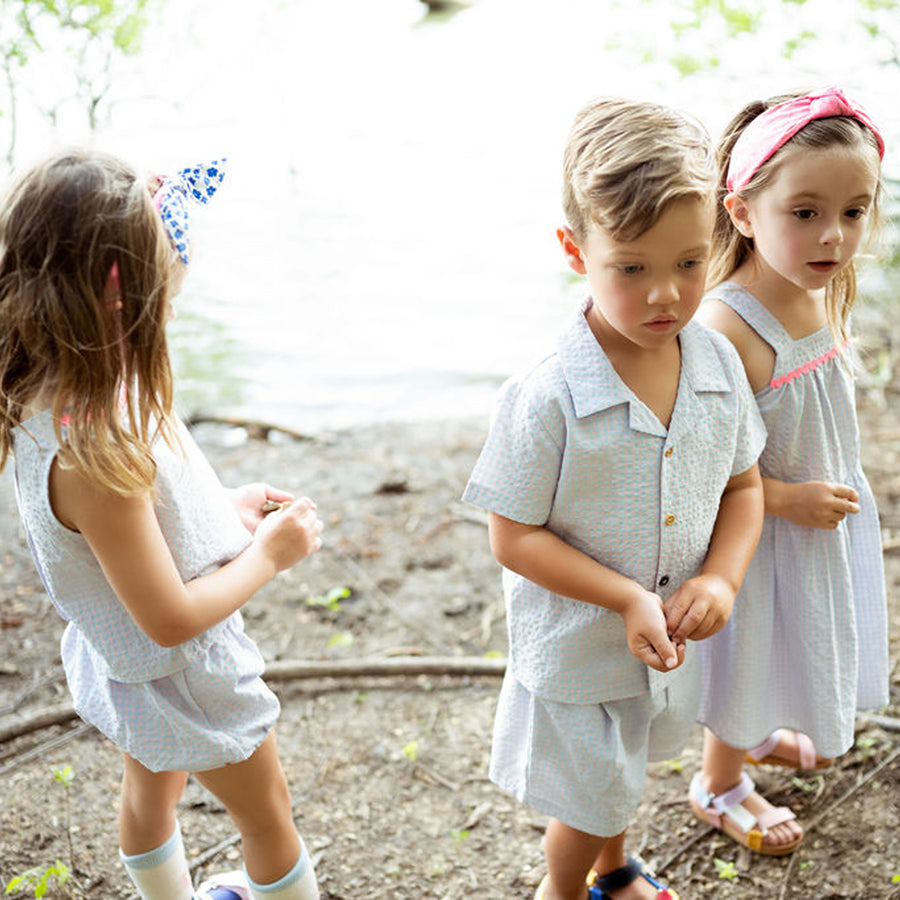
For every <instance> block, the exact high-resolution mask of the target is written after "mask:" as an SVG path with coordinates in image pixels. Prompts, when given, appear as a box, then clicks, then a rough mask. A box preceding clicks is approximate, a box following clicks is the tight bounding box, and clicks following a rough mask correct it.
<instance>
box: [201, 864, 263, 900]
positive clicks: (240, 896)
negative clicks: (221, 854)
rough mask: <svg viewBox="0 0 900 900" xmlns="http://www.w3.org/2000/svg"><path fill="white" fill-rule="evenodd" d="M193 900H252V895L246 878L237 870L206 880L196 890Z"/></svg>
mask: <svg viewBox="0 0 900 900" xmlns="http://www.w3.org/2000/svg"><path fill="white" fill-rule="evenodd" d="M194 900H253V895H252V894H251V893H250V885H249V884H247V876H246V875H245V874H244V873H243V872H241V871H239V870H238V871H234V872H223V873H222V874H221V875H213V877H212V878H207V879H206V881H204V882H203V884H201V885H200V887H198V888H197V893H196V894H194Z"/></svg>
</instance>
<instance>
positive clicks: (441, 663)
mask: <svg viewBox="0 0 900 900" xmlns="http://www.w3.org/2000/svg"><path fill="white" fill-rule="evenodd" d="M505 671H506V660H505V659H499V658H492V657H485V656H397V657H391V658H363V659H337V660H315V661H312V662H310V661H307V660H281V661H279V662H271V663H269V664H268V665H267V666H266V674H265V678H266V680H267V681H295V680H296V681H299V680H303V679H307V678H410V677H417V676H419V675H432V676H438V675H449V676H452V677H456V678H462V677H465V676H474V677H480V676H487V677H502V676H503V673H504V672H505ZM75 715H76V714H75V709H74V707H73V706H72V704H71V703H63V704H60V705H59V706H54V707H51V708H49V709H42V710H39V711H38V712H36V713H33V714H32V715H30V716H22V717H19V718H17V719H14V720H13V721H11V722H9V723H8V724H6V725H4V726H2V727H0V744H3V743H5V742H6V741H11V740H12V739H13V738H17V737H21V736H22V735H25V734H30V733H31V732H33V731H39V730H40V729H41V728H49V727H50V726H51V725H60V724H62V723H63V722H68V721H69V720H70V719H74V718H75Z"/></svg>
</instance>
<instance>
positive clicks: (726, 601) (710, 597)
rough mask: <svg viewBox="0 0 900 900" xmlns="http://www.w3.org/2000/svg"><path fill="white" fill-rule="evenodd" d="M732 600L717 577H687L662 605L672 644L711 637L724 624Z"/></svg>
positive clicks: (730, 589)
mask: <svg viewBox="0 0 900 900" xmlns="http://www.w3.org/2000/svg"><path fill="white" fill-rule="evenodd" d="M734 597H735V594H734V588H733V587H732V586H731V585H730V584H729V583H728V582H727V581H726V580H725V579H724V578H722V576H721V575H713V574H711V573H707V574H702V575H698V576H697V577H696V578H689V579H688V580H687V581H685V582H684V584H682V585H681V586H680V587H679V588H678V590H677V591H675V593H674V594H672V596H671V597H669V599H668V600H666V602H665V603H664V604H663V610H664V612H665V619H666V629H667V631H668V633H669V634H670V635H671V637H672V641H673V642H675V643H676V644H678V643H683V642H684V641H686V640H692V641H702V640H703V639H704V638H708V637H711V636H712V635H714V634H715V633H716V632H717V631H718V630H719V629H720V628H722V626H723V625H724V624H725V623H726V622H727V621H728V617H729V616H730V615H731V608H732V606H734Z"/></svg>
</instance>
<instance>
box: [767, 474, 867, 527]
mask: <svg viewBox="0 0 900 900" xmlns="http://www.w3.org/2000/svg"><path fill="white" fill-rule="evenodd" d="M775 493H776V499H777V501H778V502H777V506H776V505H775V504H773V505H772V510H771V511H772V512H773V513H774V514H775V515H778V516H781V517H782V518H784V519H788V520H789V521H791V522H793V523H794V524H796V525H804V526H806V527H807V528H831V529H833V528H837V527H838V525H839V524H840V523H841V522H843V520H844V517H845V516H847V515H852V514H854V513H858V512H859V494H857V493H856V491H855V490H853V488H852V487H848V486H847V485H845V484H832V483H830V482H827V481H803V482H800V483H798V484H791V483H788V482H781V483H780V487H779V488H778V489H777V490H776V492H775ZM766 494H767V496H766V501H767V503H766V506H767V507H768V506H769V503H768V501H769V496H768V494H769V491H768V485H767V492H766ZM767 511H768V510H767Z"/></svg>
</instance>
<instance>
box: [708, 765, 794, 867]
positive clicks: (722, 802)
mask: <svg viewBox="0 0 900 900" xmlns="http://www.w3.org/2000/svg"><path fill="white" fill-rule="evenodd" d="M755 789H756V785H755V784H754V783H753V779H752V778H750V776H749V775H748V774H747V773H746V772H742V773H741V780H740V781H739V782H738V783H737V784H736V785H735V786H734V787H733V788H731V789H730V790H727V791H723V792H722V793H721V794H710V793H709V791H707V790H706V789H705V788H704V787H703V782H702V780H701V776H700V773H699V772H698V773H697V774H696V775H695V776H694V777H693V778H692V779H691V787H690V800H691V809H693V811H694V815H695V816H696V817H697V818H698V819H700V820H701V821H702V822H708V823H709V824H710V825H712V826H714V827H715V828H718V829H719V831H722V832H724V833H725V834H727V835H728V836H729V837H730V838H732V839H733V840H735V841H737V842H738V843H739V844H743V845H744V846H745V847H749V848H750V849H751V850H754V851H756V852H757V853H760V854H762V855H763V856H787V854H788V853H793V852H794V851H795V850H796V849H797V848H798V847H799V846H800V842H801V841H802V840H803V835H802V834H801V835H800V836H799V837H797V838H794V840H792V841H790V842H788V843H786V844H765V843H763V839H764V838H765V836H766V835H767V834H768V833H769V829H770V828H774V827H775V826H776V825H782V824H784V823H785V822H790V821H791V820H792V819H796V818H797V817H796V816H795V815H794V813H793V812H792V811H791V810H789V809H788V808H787V807H786V806H777V807H773V808H772V809H770V810H767V811H766V812H764V813H761V814H760V815H759V816H754V815H753V813H751V812H750V810H748V809H747V808H746V807H745V806H743V801H744V800H746V799H747V797H749V796H750V794H752V793H753V791H754V790H755Z"/></svg>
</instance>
